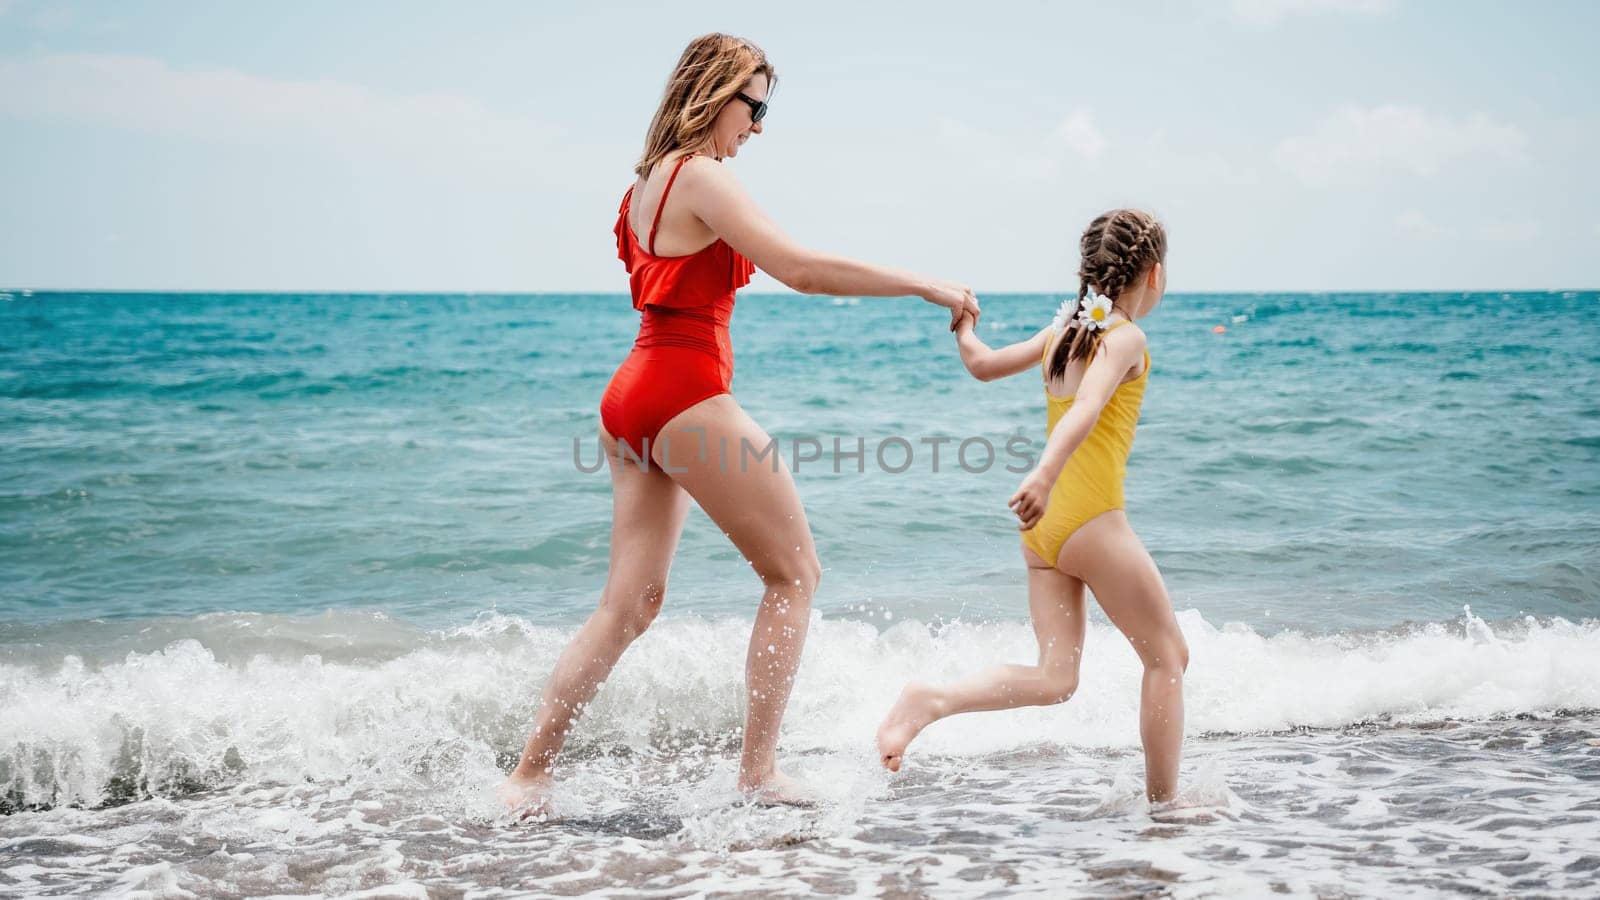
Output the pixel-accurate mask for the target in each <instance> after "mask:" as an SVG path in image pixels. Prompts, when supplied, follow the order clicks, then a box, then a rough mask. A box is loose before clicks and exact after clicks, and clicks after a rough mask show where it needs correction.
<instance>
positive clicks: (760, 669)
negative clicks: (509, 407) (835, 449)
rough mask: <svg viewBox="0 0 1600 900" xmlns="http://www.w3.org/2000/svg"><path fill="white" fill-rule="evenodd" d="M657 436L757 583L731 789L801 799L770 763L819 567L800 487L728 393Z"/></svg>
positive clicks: (675, 472) (663, 457) (659, 451)
mask: <svg viewBox="0 0 1600 900" xmlns="http://www.w3.org/2000/svg"><path fill="white" fill-rule="evenodd" d="M661 434H662V438H663V439H664V440H663V441H662V442H660V443H658V444H657V446H656V447H653V448H651V453H652V454H653V455H655V456H657V457H658V458H659V459H660V461H661V463H662V468H664V469H665V470H666V471H667V473H668V474H669V475H670V476H671V477H672V479H673V480H674V481H675V482H677V484H678V485H679V486H681V487H682V488H683V489H684V490H686V491H688V492H689V495H690V496H692V497H693V498H694V500H695V502H696V503H698V504H700V508H701V509H703V510H705V511H706V515H708V516H710V517H711V520H712V521H713V522H715V523H717V527H718V528H721V529H722V531H723V533H724V534H726V535H727V536H728V539H729V540H731V541H733V545H734V546H735V547H736V548H738V550H739V552H740V553H741V554H742V555H743V556H744V558H745V560H746V561H747V562H749V563H750V566H751V568H753V569H754V570H755V573H756V575H757V576H758V577H760V579H761V582H762V584H763V585H764V586H765V590H764V591H763V593H762V597H761V606H760V607H759V608H758V609H757V611H756V621H755V629H754V631H753V632H752V633H751V635H750V649H749V651H748V653H747V654H746V657H745V683H746V689H747V692H746V705H745V717H744V753H743V755H742V756H741V757H740V760H739V788H740V789H741V790H744V791H747V792H751V793H754V794H756V795H758V796H759V797H761V798H762V799H766V800H770V801H776V802H788V801H796V800H800V799H803V797H802V796H801V794H800V791H799V788H798V786H797V785H794V784H793V783H791V782H790V781H789V780H788V779H787V778H786V777H785V776H783V775H782V774H781V773H780V772H779V771H778V766H777V751H778V727H779V725H780V724H781V723H782V721H783V711H784V707H785V706H787V705H788V702H789V692H790V690H791V689H792V688H793V687H794V676H795V671H796V670H797V669H798V668H799V666H800V651H801V649H802V648H803V647H804V646H805V640H806V628H807V626H808V625H809V624H810V618H811V596H812V594H813V593H814V592H815V591H816V588H817V581H818V579H819V578H820V577H821V574H822V569H821V564H820V563H819V562H818V561H817V551H816V546H815V544H814V543H813V542H812V539H811V527H810V525H808V524H807V522H806V512H805V509H804V508H803V507H802V506H801V504H800V494H799V492H798V491H796V490H795V486H794V479H793V478H792V477H790V475H789V470H788V468H787V467H786V466H785V465H784V464H783V462H782V461H781V460H780V459H779V458H778V456H777V452H778V451H777V445H776V444H775V443H771V441H772V439H771V438H770V437H769V436H768V435H767V433H766V431H765V430H763V429H762V428H761V426H760V425H758V424H756V422H755V420H753V419H751V418H750V416H749V415H747V414H746V413H745V411H744V410H743V409H742V408H741V407H740V406H739V404H738V402H737V401H736V400H734V399H733V396H732V395H730V394H721V395H718V396H716V397H712V398H710V399H709V400H705V401H702V402H700V403H697V404H695V405H694V406H691V407H690V408H689V409H687V410H684V411H683V412H682V413H679V414H678V416H676V417H675V418H673V419H672V421H670V422H668V423H667V426H666V428H663V429H662V432H661ZM769 443H770V447H769ZM742 447H747V448H748V449H745V450H741V448H742ZM763 452H765V453H766V455H765V456H762V457H760V458H757V455H758V454H762V453H763Z"/></svg>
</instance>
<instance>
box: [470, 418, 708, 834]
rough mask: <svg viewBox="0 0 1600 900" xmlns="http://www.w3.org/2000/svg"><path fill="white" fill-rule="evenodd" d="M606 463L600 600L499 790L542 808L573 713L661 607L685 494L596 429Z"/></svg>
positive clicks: (560, 664) (553, 677)
mask: <svg viewBox="0 0 1600 900" xmlns="http://www.w3.org/2000/svg"><path fill="white" fill-rule="evenodd" d="M600 437H601V442H602V444H603V446H604V449H605V452H606V456H607V459H608V460H609V462H610V465H611V484H612V487H611V503H612V518H611V562H610V568H609V569H608V571H607V573H606V584H605V588H604V590H602V591H601V593H600V605H599V607H598V608H596V609H595V611H594V613H593V614H592V615H590V616H589V619H588V621H586V622H584V623H583V627H581V628H579V629H578V633H577V634H576V635H574V636H573V638H572V641H571V642H570V643H568V644H567V648H566V649H565V650H564V651H562V653H561V656H560V658H558V659H557V660H556V665H555V670H554V671H552V672H551V673H550V678H549V680H548V681H546V682H545V686H544V696H543V697H542V698H541V699H540V701H539V708H538V712H537V713H536V714H535V717H534V725H533V734H532V735H531V736H530V737H529V738H528V743H527V746H526V747H524V749H523V751H522V759H521V761H519V762H518V763H517V766H516V768H515V769H513V770H512V772H511V777H510V778H509V779H508V780H507V782H506V784H505V785H504V786H503V788H502V790H501V795H502V797H503V798H504V799H505V801H506V802H507V804H508V805H512V806H519V807H523V808H524V809H527V810H528V811H530V812H540V811H543V810H544V809H545V808H546V806H545V804H546V803H547V795H548V791H549V785H550V768H551V766H552V765H553V764H554V763H555V759H556V755H557V754H558V753H560V752H561V747H562V745H563V744H564V743H565V742H566V739H567V734H568V732H569V731H570V730H571V728H572V724H573V721H574V720H575V719H576V718H577V717H578V715H579V714H580V713H581V712H582V710H583V707H584V706H585V705H586V704H587V703H588V702H589V700H590V699H591V698H593V697H594V693H595V691H596V690H597V689H598V687H599V686H600V684H601V683H602V682H604V681H605V680H606V678H607V677H609V676H610V674H611V669H612V667H614V666H615V665H616V664H617V659H618V658H619V657H621V656H622V652H623V651H624V650H626V649H627V648H628V645H629V644H631V643H633V640H634V638H637V637H638V636H639V635H640V634H642V633H643V632H644V630H645V629H646V628H648V627H649V626H650V623H651V621H653V620H654V619H655V617H656V613H657V612H658V611H659V610H660V609H661V600H662V597H663V596H664V595H665V593H666V589H667V573H668V570H669V569H670V568H671V566H672V555H673V553H674V552H675V551H676V550H677V547H678V537H679V535H680V534H681V533H682V531H683V521H684V517H685V515H687V513H688V511H689V497H688V495H687V494H685V493H684V491H683V489H682V488H680V487H678V486H677V485H676V484H674V483H673V481H672V479H670V478H668V477H667V476H666V474H665V473H663V472H661V471H660V470H659V469H658V468H656V467H655V466H653V465H651V466H647V467H646V468H645V469H644V470H643V471H641V468H640V465H639V464H638V463H637V462H635V461H634V458H633V457H631V456H623V457H621V458H620V459H619V458H618V455H617V441H616V440H615V439H614V438H612V437H611V435H609V434H606V433H605V431H604V430H603V429H602V430H601V434H600Z"/></svg>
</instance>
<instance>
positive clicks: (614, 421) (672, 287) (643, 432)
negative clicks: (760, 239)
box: [600, 156, 756, 460]
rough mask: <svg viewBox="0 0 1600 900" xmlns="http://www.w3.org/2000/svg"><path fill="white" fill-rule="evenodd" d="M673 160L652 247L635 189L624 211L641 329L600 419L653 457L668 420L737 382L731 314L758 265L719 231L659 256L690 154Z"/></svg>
mask: <svg viewBox="0 0 1600 900" xmlns="http://www.w3.org/2000/svg"><path fill="white" fill-rule="evenodd" d="M688 159H689V157H687V156H685V157H683V158H682V159H679V160H678V164H677V165H676V166H674V167H673V169H672V175H671V176H670V177H668V179H667V187H666V190H664V191H662V192H661V202H660V204H658V205H657V207H656V217H655V221H654V222H652V223H651V224H650V236H649V238H648V241H649V250H648V251H646V250H645V249H644V248H642V247H640V246H639V241H638V239H637V238H635V237H634V234H633V228H632V226H630V225H629V224H628V205H629V201H630V200H632V199H633V188H631V187H630V188H628V192H627V193H626V194H624V195H623V197H622V208H621V209H619V210H618V211H617V227H616V233H617V257H618V258H619V259H621V260H622V264H623V266H624V267H625V268H626V269H627V270H628V287H629V289H630V292H631V293H632V295H633V308H634V309H637V310H639V336H638V338H636V339H635V340H634V342H633V350H632V351H631V352H629V353H628V358H627V359H625V360H623V361H622V365H621V366H619V367H618V368H617V371H616V372H615V373H614V374H613V375H612V376H611V382H610V383H609V384H607V385H606V392H605V394H604V395H603V396H602V397H601V398H600V423H601V424H602V425H603V426H605V429H606V431H607V432H609V433H610V434H611V435H612V436H613V437H615V438H616V439H617V440H619V441H623V442H626V444H627V450H626V451H625V452H627V453H631V454H633V455H635V456H637V457H638V458H639V459H644V460H648V459H649V458H650V456H649V454H650V451H651V450H652V449H654V447H655V445H656V438H657V435H658V434H659V433H660V431H661V427H662V426H663V425H665V424H667V422H668V421H669V420H670V419H671V418H672V417H673V416H676V415H677V414H678V413H681V412H683V411H684V410H686V409H688V408H689V407H691V406H693V405H695V404H696V403H699V402H700V401H701V400H704V399H706V398H708V397H715V396H716V395H718V394H726V393H729V392H730V391H731V390H732V388H733V342H732V340H730V338H729V335H728V320H729V319H730V318H732V316H733V294H734V292H735V291H737V290H738V289H739V288H742V287H744V286H745V285H747V284H749V283H750V276H751V275H752V274H754V272H755V270H756V267H755V265H754V264H752V263H751V262H750V260H748V259H745V258H744V256H742V255H741V254H740V253H739V252H738V251H737V250H734V249H733V248H732V247H730V246H728V245H727V243H725V242H724V241H723V240H722V239H721V238H718V239H717V240H716V241H714V242H713V243H712V244H711V245H710V246H708V247H704V248H702V249H701V250H700V251H699V252H696V253H691V254H689V255H688V256H656V255H655V249H656V228H657V227H658V226H660V224H661V210H663V209H665V208H666V205H667V195H668V194H670V193H671V192H672V183H673V182H674V181H676V180H677V178H678V172H679V170H681V169H682V168H683V164H684V163H685V162H686V161H688Z"/></svg>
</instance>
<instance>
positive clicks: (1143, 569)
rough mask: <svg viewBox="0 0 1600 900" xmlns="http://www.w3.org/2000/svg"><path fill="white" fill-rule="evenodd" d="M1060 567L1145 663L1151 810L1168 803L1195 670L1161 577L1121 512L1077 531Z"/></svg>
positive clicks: (1143, 734)
mask: <svg viewBox="0 0 1600 900" xmlns="http://www.w3.org/2000/svg"><path fill="white" fill-rule="evenodd" d="M1057 564H1058V567H1059V568H1060V569H1062V570H1063V571H1069V572H1074V573H1076V574H1077V575H1078V576H1079V577H1081V578H1082V579H1083V580H1084V582H1086V583H1087V584H1088V585H1089V590H1090V591H1092V592H1093V593H1094V598H1095V600H1096V601H1097V602H1098V603H1099V604H1100V607H1101V608H1102V609H1104V610H1105V611H1106V616H1107V617H1108V618H1110V619H1111V623H1112V624H1113V625H1115V626H1117V628H1118V629H1119V630H1120V631H1121V632H1122V633H1123V635H1124V636H1126V637H1127V639H1128V642H1129V643H1131V644H1132V645H1133V649H1134V651H1135V652H1137V653H1138V654H1139V659H1140V661H1141V662H1143V663H1144V682H1143V685H1142V687H1141V689H1140V692H1139V740H1140V743H1142V744H1143V745H1144V760H1145V762H1144V767H1145V791H1146V795H1147V797H1148V799H1149V800H1150V802H1152V803H1164V802H1167V801H1170V800H1171V799H1172V798H1173V797H1174V795H1176V794H1177V791H1178V760H1179V757H1181V756H1182V752H1183V673H1184V670H1185V669H1187V668H1188V666H1189V646H1188V644H1186V643H1185V642H1184V639H1183V632H1182V631H1180V630H1179V629H1178V619H1177V617H1176V616H1175V615H1174V614H1173V612H1172V601H1171V600H1169V599H1168V598H1167V588H1166V585H1165V584H1163V583H1162V581H1161V572H1160V570H1158V569H1157V568H1156V563H1155V560H1153V559H1151V558H1150V554H1149V552H1148V551H1146V550H1145V548H1144V544H1143V543H1141V542H1140V541H1139V536H1138V535H1136V534H1134V532H1133V528H1132V527H1131V526H1130V525H1129V524H1128V517H1127V516H1126V515H1125V514H1124V513H1123V512H1122V510H1112V511H1110V512H1107V513H1104V514H1102V515H1100V516H1097V517H1095V518H1094V519H1091V520H1089V522H1087V523H1086V524H1084V526H1083V527H1082V528H1080V529H1078V530H1077V531H1076V532H1074V533H1073V535H1072V537H1070V538H1068V539H1067V543H1066V544H1065V545H1064V546H1063V547H1062V548H1061V558H1060V559H1059V560H1058V563H1057Z"/></svg>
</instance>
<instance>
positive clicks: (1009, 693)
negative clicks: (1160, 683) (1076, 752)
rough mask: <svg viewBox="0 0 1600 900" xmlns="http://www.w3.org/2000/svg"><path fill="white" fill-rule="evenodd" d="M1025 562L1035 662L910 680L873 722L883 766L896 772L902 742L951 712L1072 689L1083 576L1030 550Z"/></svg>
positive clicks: (1005, 705)
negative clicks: (943, 679)
mask: <svg viewBox="0 0 1600 900" xmlns="http://www.w3.org/2000/svg"><path fill="white" fill-rule="evenodd" d="M1023 554H1024V558H1025V559H1026V560H1027V563H1028V610H1029V612H1030V614H1031V616H1032V618H1033V632H1034V636H1035V637H1036V638H1037V639H1038V641H1039V662H1038V664H1037V665H1032V666H1020V665H1002V666H994V667H992V668H989V669H985V670H984V671H982V672H980V673H978V674H976V675H974V676H972V677H971V678H968V679H966V680H964V681H959V682H956V683H954V684H948V685H926V684H919V683H917V682H912V683H911V684H908V685H906V688H905V690H904V691H902V692H901V693H900V699H899V700H897V701H896V702H895V705H894V707H893V708H891V709H890V710H889V714H888V715H887V716H886V717H884V720H883V724H882V725H881V726H880V727H879V728H878V754H879V760H880V761H881V762H882V763H883V766H884V768H886V769H888V770H889V771H891V772H898V771H899V770H900V764H901V762H902V761H903V759H904V757H905V751H906V746H907V745H908V744H910V743H911V741H912V739H914V738H915V737H916V736H917V734H918V733H920V732H921V731H922V729H924V728H926V727H928V726H929V725H931V724H933V723H934V722H936V721H938V720H940V719H943V718H945V717H946V716H953V715H955V714H957V713H964V712H976V711H979V710H990V709H1013V708H1015V707H1018V706H1046V705H1049V704H1053V703H1062V702H1065V701H1066V700H1067V698H1069V697H1071V696H1072V694H1073V692H1074V691H1076V690H1077V689H1078V663H1079V662H1080V661H1081V660H1082V659H1083V639H1084V629H1085V627H1086V626H1085V618H1086V609H1085V606H1084V596H1083V582H1082V581H1079V580H1078V579H1077V578H1074V577H1073V576H1071V575H1068V574H1066V573H1064V572H1060V571H1057V570H1055V569H1053V568H1050V566H1049V564H1048V563H1046V562H1045V561H1044V560H1042V559H1040V558H1039V555H1038V554H1036V553H1034V552H1033V551H1032V550H1029V549H1027V548H1023Z"/></svg>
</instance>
